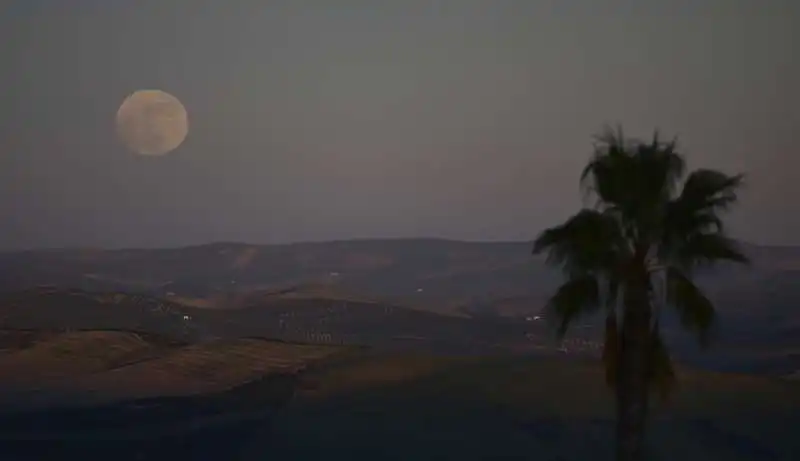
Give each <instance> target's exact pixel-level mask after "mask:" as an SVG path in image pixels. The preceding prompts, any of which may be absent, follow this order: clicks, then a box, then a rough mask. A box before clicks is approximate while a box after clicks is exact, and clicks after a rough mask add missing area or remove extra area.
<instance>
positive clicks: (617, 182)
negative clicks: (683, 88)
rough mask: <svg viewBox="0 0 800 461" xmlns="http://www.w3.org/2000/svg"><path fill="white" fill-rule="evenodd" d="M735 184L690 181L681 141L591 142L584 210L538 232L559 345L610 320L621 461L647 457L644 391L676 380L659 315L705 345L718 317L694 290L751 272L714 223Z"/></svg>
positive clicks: (609, 370)
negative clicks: (707, 276) (552, 281)
mask: <svg viewBox="0 0 800 461" xmlns="http://www.w3.org/2000/svg"><path fill="white" fill-rule="evenodd" d="M741 184H742V175H735V176H729V175H726V174H724V173H721V172H718V171H714V170H709V169H699V170H695V171H693V172H691V173H690V174H688V175H685V162H684V158H683V156H682V155H681V154H679V153H678V151H677V145H676V141H675V140H673V141H671V142H662V141H661V140H660V139H659V135H658V132H657V131H656V132H655V133H654V135H653V138H652V140H651V141H650V142H643V141H636V140H629V139H626V138H625V137H624V136H623V133H622V129H621V128H619V127H618V128H617V129H616V130H613V129H611V128H606V130H605V131H604V132H603V133H602V134H601V135H599V136H597V137H596V138H595V143H594V156H593V157H592V159H591V160H590V162H589V164H588V165H587V166H586V168H585V169H584V170H583V173H582V175H581V186H582V188H583V190H584V193H585V196H586V199H590V198H593V199H594V200H593V202H592V203H591V206H588V207H585V208H584V209H582V210H580V211H579V212H578V213H577V214H575V215H574V216H572V217H571V218H569V219H568V220H567V221H566V222H564V223H563V224H561V225H559V226H556V227H552V228H549V229H547V230H545V231H543V232H542V233H541V234H539V236H538V237H537V239H536V241H535V243H534V247H533V253H534V254H540V253H544V254H546V255H547V261H548V263H549V264H551V265H554V266H558V267H560V268H561V269H562V271H563V273H564V276H565V281H564V283H563V285H561V287H560V288H558V290H557V291H556V292H555V294H554V295H553V296H552V297H551V298H550V300H549V302H548V306H547V309H548V311H549V314H550V315H549V317H551V318H554V319H555V320H556V322H557V332H558V335H559V337H561V338H563V336H564V335H565V333H566V331H567V329H568V328H569V326H570V323H571V322H572V321H573V320H575V319H576V318H577V317H578V316H580V315H583V314H587V313H593V312H595V313H596V312H601V313H604V314H605V318H606V330H605V344H604V347H603V361H604V364H605V371H606V380H607V383H608V384H609V385H610V386H611V387H612V388H613V389H614V391H615V396H616V402H617V405H616V416H617V428H616V432H617V435H616V452H617V459H618V460H620V461H623V460H624V461H639V460H642V459H644V456H645V447H644V439H645V437H644V435H645V425H646V421H647V414H648V408H649V400H650V393H651V392H652V391H658V392H659V393H660V394H661V395H662V396H663V397H666V396H667V394H668V392H669V390H670V389H671V387H672V384H673V383H674V381H675V376H674V372H673V368H672V365H671V362H670V359H669V354H668V352H667V350H666V348H665V346H664V344H663V342H662V340H661V337H660V333H659V317H660V310H661V307H662V306H670V307H672V308H674V309H675V310H676V311H677V314H678V316H679V318H680V320H681V323H682V325H683V327H685V328H687V329H689V330H691V331H693V332H694V333H695V334H696V335H697V337H698V340H699V341H700V342H701V344H703V345H706V344H707V343H708V339H709V332H710V327H711V326H712V323H713V321H714V317H715V311H714V305H713V304H712V302H711V301H710V300H709V299H708V298H707V297H706V296H705V295H704V294H703V292H702V291H701V290H700V289H699V288H698V287H697V286H696V285H695V284H694V283H693V281H692V275H693V273H694V271H695V270H696V269H697V268H699V267H701V266H709V265H714V264H715V263H718V262H722V261H734V262H738V263H747V262H748V260H747V258H746V257H745V256H744V255H743V254H742V252H741V251H740V250H739V248H738V246H737V244H736V242H735V241H734V240H732V239H731V238H729V237H728V236H727V235H726V232H725V228H724V226H723V223H722V220H721V218H720V215H721V214H722V212H724V211H726V210H727V209H728V208H729V207H730V206H731V205H732V204H734V203H735V202H736V200H737V195H736V192H737V189H738V188H739V186H740V185H741Z"/></svg>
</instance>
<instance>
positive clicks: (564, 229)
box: [533, 209, 629, 276]
mask: <svg viewBox="0 0 800 461" xmlns="http://www.w3.org/2000/svg"><path fill="white" fill-rule="evenodd" d="M628 251H629V249H628V248H627V242H626V240H625V238H624V237H623V235H622V230H621V228H620V226H619V222H618V221H617V220H616V219H615V218H614V217H613V216H612V215H611V214H609V213H601V212H598V211H594V210H587V209H584V210H581V211H580V212H578V213H577V214H576V215H574V216H572V217H571V218H569V219H568V220H567V221H566V222H565V223H564V224H562V225H560V226H556V227H552V228H550V229H547V230H545V231H543V232H542V233H541V234H539V236H538V237H537V238H536V241H535V242H534V244H533V254H540V253H547V262H548V263H549V264H551V265H556V266H561V268H562V269H563V270H564V272H565V273H566V274H567V275H568V276H573V275H575V274H588V273H593V274H596V275H597V274H600V273H613V272H614V270H615V269H616V268H617V267H618V265H619V263H620V261H621V260H623V259H624V258H625V256H626V253H627V252H628Z"/></svg>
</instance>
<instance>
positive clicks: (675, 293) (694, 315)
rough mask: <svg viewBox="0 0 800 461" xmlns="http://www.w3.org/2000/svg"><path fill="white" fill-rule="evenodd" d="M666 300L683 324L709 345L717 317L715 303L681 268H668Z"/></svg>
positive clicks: (701, 341) (703, 344) (704, 344)
mask: <svg viewBox="0 0 800 461" xmlns="http://www.w3.org/2000/svg"><path fill="white" fill-rule="evenodd" d="M665 275H666V302H667V304H668V305H670V306H672V307H673V308H674V309H675V310H676V311H677V313H678V317H679V318H680V321H681V324H682V325H683V327H684V328H686V329H687V330H690V331H692V332H693V333H695V335H696V336H697V340H698V342H699V343H700V344H701V345H702V346H707V345H708V343H709V339H710V333H711V329H712V327H713V325H714V319H715V318H716V310H715V308H714V304H713V303H712V302H711V300H710V299H708V297H707V296H706V295H705V294H704V293H703V291H702V290H701V289H700V288H699V287H697V285H695V284H694V283H693V282H692V281H691V280H690V279H689V277H688V276H686V275H685V274H684V273H683V272H681V271H680V270H679V269H677V268H674V267H668V268H667V270H666V274H665Z"/></svg>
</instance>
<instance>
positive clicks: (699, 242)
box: [664, 232, 750, 271]
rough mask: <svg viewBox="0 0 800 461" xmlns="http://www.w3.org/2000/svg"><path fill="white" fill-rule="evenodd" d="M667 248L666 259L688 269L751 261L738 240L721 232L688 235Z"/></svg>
mask: <svg viewBox="0 0 800 461" xmlns="http://www.w3.org/2000/svg"><path fill="white" fill-rule="evenodd" d="M666 250H667V251H669V253H665V256H664V257H665V259H668V260H670V261H669V262H672V263H673V264H674V265H676V266H678V267H681V268H683V269H684V270H686V271H689V270H691V269H692V268H693V267H703V266H713V265H715V264H719V263H722V262H735V263H740V264H749V263H750V260H749V258H748V257H747V256H746V255H745V254H744V253H743V252H742V250H741V249H740V247H739V244H738V242H736V240H734V239H731V238H729V237H727V236H726V235H725V234H723V233H721V232H711V233H697V234H693V235H688V236H686V238H685V239H684V240H683V241H673V242H671V244H670V247H669V248H667V249H666Z"/></svg>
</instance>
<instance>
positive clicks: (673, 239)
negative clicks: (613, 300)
mask: <svg viewBox="0 0 800 461" xmlns="http://www.w3.org/2000/svg"><path fill="white" fill-rule="evenodd" d="M742 180H743V176H742V175H735V176H728V175H726V174H724V173H720V172H718V171H714V170H707V169H704V170H697V171H694V172H693V173H692V174H690V175H689V177H688V178H687V180H686V182H685V183H684V185H683V189H682V191H681V194H680V195H679V196H678V197H677V198H675V199H674V200H671V201H669V202H668V203H667V205H666V211H665V215H664V223H663V227H664V228H663V229H662V238H661V242H660V246H661V249H662V253H663V252H664V251H669V250H670V249H672V248H673V247H675V246H680V245H681V244H682V243H683V242H685V241H686V240H687V239H689V238H692V237H693V236H696V235H698V234H713V233H723V232H724V230H725V229H724V227H723V223H722V219H721V217H720V214H721V213H722V212H724V211H726V210H727V209H728V207H729V206H730V205H731V204H733V203H734V202H735V201H736V200H737V198H738V197H737V189H738V188H739V187H740V186H741V185H742ZM665 257H666V255H665ZM739 262H741V261H739Z"/></svg>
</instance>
